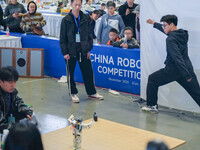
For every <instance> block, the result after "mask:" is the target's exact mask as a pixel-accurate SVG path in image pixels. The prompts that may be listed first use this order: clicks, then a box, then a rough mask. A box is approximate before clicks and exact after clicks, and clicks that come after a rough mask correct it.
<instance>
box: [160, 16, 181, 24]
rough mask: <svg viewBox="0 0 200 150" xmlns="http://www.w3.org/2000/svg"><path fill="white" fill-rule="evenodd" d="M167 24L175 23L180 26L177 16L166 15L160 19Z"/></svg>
mask: <svg viewBox="0 0 200 150" xmlns="http://www.w3.org/2000/svg"><path fill="white" fill-rule="evenodd" d="M164 21H165V22H167V24H169V25H170V24H171V23H173V24H174V25H175V26H177V24H178V18H177V16H176V15H165V16H163V17H162V18H161V19H160V22H164Z"/></svg>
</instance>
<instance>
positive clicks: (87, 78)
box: [66, 54, 96, 95]
mask: <svg viewBox="0 0 200 150" xmlns="http://www.w3.org/2000/svg"><path fill="white" fill-rule="evenodd" d="M77 61H78V63H79V66H80V70H81V73H82V76H83V80H84V83H85V89H86V92H87V94H88V95H92V94H96V89H95V85H94V75H93V68H92V63H91V60H90V59H87V56H86V55H84V56H83V55H82V56H81V61H80V57H79V54H77V56H76V57H70V59H69V60H68V65H69V72H70V86H71V94H77V93H78V90H77V88H76V83H75V82H74V70H75V67H76V62H77ZM66 62H67V61H66ZM66 65H67V64H66Z"/></svg>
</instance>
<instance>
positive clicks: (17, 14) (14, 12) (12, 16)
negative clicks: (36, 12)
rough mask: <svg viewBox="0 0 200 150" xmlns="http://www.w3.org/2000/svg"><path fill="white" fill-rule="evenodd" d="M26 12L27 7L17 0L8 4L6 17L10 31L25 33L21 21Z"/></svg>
mask: <svg viewBox="0 0 200 150" xmlns="http://www.w3.org/2000/svg"><path fill="white" fill-rule="evenodd" d="M24 13H26V9H25V8H24V6H23V5H22V4H20V3H18V2H17V0H12V1H11V3H9V4H8V5H7V6H6V8H5V13H4V17H5V22H6V25H7V26H8V27H9V29H10V32H19V33H24V31H23V30H22V29H21V28H20V22H21V19H22V15H23V14H24Z"/></svg>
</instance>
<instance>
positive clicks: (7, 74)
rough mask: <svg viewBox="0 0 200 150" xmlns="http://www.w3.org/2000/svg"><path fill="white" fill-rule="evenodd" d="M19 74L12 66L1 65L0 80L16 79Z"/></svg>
mask: <svg viewBox="0 0 200 150" xmlns="http://www.w3.org/2000/svg"><path fill="white" fill-rule="evenodd" d="M18 78H19V74H18V72H17V70H16V69H15V68H14V67H11V66H8V67H2V68H1V69H0V80H1V81H3V82H4V81H17V80H18Z"/></svg>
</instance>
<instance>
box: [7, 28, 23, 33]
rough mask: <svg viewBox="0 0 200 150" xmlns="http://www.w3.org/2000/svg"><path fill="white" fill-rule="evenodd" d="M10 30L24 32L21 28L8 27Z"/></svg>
mask: <svg viewBox="0 0 200 150" xmlns="http://www.w3.org/2000/svg"><path fill="white" fill-rule="evenodd" d="M9 29H10V32H18V33H25V32H24V31H23V30H22V29H21V28H9Z"/></svg>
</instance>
